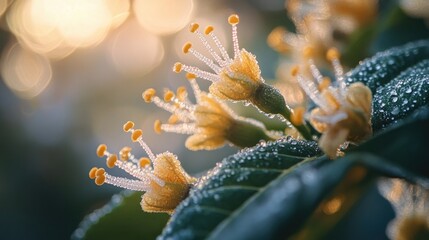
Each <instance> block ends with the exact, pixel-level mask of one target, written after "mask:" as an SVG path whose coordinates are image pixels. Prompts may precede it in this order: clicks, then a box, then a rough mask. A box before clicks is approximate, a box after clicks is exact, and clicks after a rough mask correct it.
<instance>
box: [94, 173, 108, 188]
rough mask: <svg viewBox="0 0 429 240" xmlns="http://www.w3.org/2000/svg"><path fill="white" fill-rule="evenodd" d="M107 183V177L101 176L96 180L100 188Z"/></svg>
mask: <svg viewBox="0 0 429 240" xmlns="http://www.w3.org/2000/svg"><path fill="white" fill-rule="evenodd" d="M105 181H106V176H105V175H100V176H97V178H95V184H97V185H98V186H101V185H103V184H104V182H105Z"/></svg>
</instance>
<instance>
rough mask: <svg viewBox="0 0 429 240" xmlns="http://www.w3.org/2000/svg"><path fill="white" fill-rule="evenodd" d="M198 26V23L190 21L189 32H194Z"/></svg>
mask: <svg viewBox="0 0 429 240" xmlns="http://www.w3.org/2000/svg"><path fill="white" fill-rule="evenodd" d="M199 27H200V25H199V24H198V23H191V25H189V31H190V32H191V33H194V32H195V31H197V30H198V28H199Z"/></svg>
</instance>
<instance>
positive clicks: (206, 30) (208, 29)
mask: <svg viewBox="0 0 429 240" xmlns="http://www.w3.org/2000/svg"><path fill="white" fill-rule="evenodd" d="M213 30H214V27H213V26H207V27H206V29H205V30H204V34H206V35H209V34H210V33H211V32H213Z"/></svg>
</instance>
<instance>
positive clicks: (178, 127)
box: [161, 123, 196, 135]
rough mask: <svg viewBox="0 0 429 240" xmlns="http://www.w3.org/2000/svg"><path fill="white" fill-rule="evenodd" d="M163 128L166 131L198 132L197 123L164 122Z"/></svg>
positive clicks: (188, 133)
mask: <svg viewBox="0 0 429 240" xmlns="http://www.w3.org/2000/svg"><path fill="white" fill-rule="evenodd" d="M161 129H162V131H164V132H174V133H180V134H187V135H190V134H194V133H195V132H196V124H195V123H181V124H162V125H161Z"/></svg>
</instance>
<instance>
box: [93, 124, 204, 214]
mask: <svg viewBox="0 0 429 240" xmlns="http://www.w3.org/2000/svg"><path fill="white" fill-rule="evenodd" d="M133 127H134V123H133V122H127V123H126V124H125V125H124V131H126V132H130V133H131V139H132V141H133V142H138V143H139V144H140V145H141V147H142V148H143V149H144V150H145V152H146V153H147V155H148V156H149V158H140V159H137V158H136V157H135V156H134V155H132V154H131V148H130V147H124V148H122V150H121V151H120V152H119V156H120V158H119V159H118V155H116V154H112V153H109V152H108V151H107V146H106V145H104V144H101V145H100V146H99V147H98V148H97V156H98V157H103V156H106V165H107V167H108V168H113V167H115V166H116V167H118V168H120V169H122V170H124V171H125V172H127V173H128V174H130V175H131V176H133V177H134V178H135V179H128V178H123V177H115V176H112V175H110V174H108V173H107V172H106V171H105V169H104V168H96V167H94V168H92V169H91V170H90V172H89V177H90V178H91V179H94V181H95V183H96V184H97V185H102V184H104V183H108V184H111V185H114V186H117V187H121V188H125V189H129V190H133V191H141V192H145V193H144V194H143V196H142V201H141V206H142V209H143V211H145V212H165V213H169V214H172V213H173V211H174V209H175V208H176V206H177V205H178V204H179V203H180V202H181V201H182V200H183V199H184V198H185V197H186V196H187V195H188V192H189V190H190V188H191V186H192V185H193V184H194V183H195V182H196V179H195V178H193V177H190V176H189V175H188V174H187V173H186V172H185V171H184V170H183V168H182V167H181V165H180V162H179V160H178V159H177V157H176V156H175V155H174V154H172V153H169V152H164V153H161V154H158V155H156V156H155V155H154V154H153V153H152V151H151V150H150V148H149V147H148V146H147V144H146V143H145V142H144V141H143V140H142V131H141V130H140V129H133ZM151 162H152V165H153V167H152V166H151Z"/></svg>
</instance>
